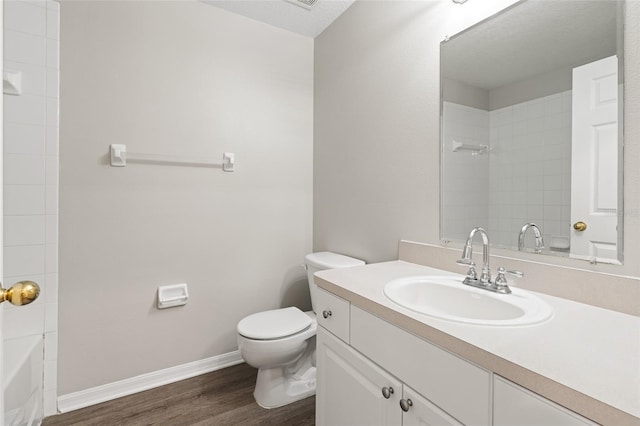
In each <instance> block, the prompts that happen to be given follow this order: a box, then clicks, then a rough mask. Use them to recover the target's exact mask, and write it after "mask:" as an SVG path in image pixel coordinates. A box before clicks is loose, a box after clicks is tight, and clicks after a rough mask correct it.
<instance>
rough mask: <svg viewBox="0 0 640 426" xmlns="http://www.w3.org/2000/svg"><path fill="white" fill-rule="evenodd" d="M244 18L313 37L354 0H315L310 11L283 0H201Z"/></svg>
mask: <svg viewBox="0 0 640 426" xmlns="http://www.w3.org/2000/svg"><path fill="white" fill-rule="evenodd" d="M203 2H204V3H207V4H210V5H212V6H215V7H220V8H222V9H226V10H228V11H230V12H234V13H237V14H239V15H242V16H246V17H247V18H251V19H255V20H256V21H262V22H264V23H267V24H270V25H273V26H276V27H280V28H283V29H285V30H288V31H293V32H295V33H298V34H302V35H304V36H307V37H312V38H315V37H316V36H317V35H319V34H320V33H321V32H322V31H324V30H325V28H327V27H328V26H329V25H331V23H332V22H333V21H335V20H336V18H337V17H338V16H340V15H341V14H342V12H344V11H345V10H347V9H348V8H349V6H351V5H352V4H353V2H354V0H318V1H317V2H316V3H315V5H314V6H313V7H312V8H311V10H308V9H305V8H304V7H301V6H297V5H295V4H292V3H290V2H288V1H285V0H203Z"/></svg>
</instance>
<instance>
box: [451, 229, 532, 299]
mask: <svg viewBox="0 0 640 426" xmlns="http://www.w3.org/2000/svg"><path fill="white" fill-rule="evenodd" d="M534 226H535V225H534ZM536 229H537V227H536ZM538 232H540V231H539V230H538ZM478 233H479V234H480V236H481V237H482V272H481V274H480V279H478V276H477V273H476V264H475V263H474V262H473V258H472V257H473V238H474V237H475V236H476V234H478ZM456 263H458V264H460V265H468V266H469V271H468V272H467V276H466V277H465V279H464V280H463V281H462V283H463V284H466V285H470V286H472V287H478V288H482V289H485V290H489V291H493V292H494V293H501V294H509V293H511V289H510V288H509V286H508V285H507V279H506V277H505V274H511V275H514V276H516V277H522V276H523V275H524V274H523V273H522V272H519V271H507V270H505V269H504V268H502V267H501V268H498V275H497V277H496V280H495V282H492V281H491V271H490V269H489V235H487V231H485V230H484V229H483V228H480V227H477V228H473V229H472V230H471V232H470V233H469V236H468V237H467V242H466V243H465V245H464V249H462V258H461V259H460V260H458V261H457V262H456Z"/></svg>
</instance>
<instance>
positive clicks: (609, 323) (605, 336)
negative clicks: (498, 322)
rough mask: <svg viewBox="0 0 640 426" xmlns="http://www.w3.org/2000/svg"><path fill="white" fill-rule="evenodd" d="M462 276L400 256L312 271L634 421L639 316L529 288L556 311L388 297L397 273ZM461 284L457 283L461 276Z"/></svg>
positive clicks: (436, 337)
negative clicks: (506, 312) (530, 315)
mask: <svg viewBox="0 0 640 426" xmlns="http://www.w3.org/2000/svg"><path fill="white" fill-rule="evenodd" d="M425 275H439V276H443V275H447V276H458V277H460V279H461V280H462V278H463V276H462V275H458V274H453V273H451V272H447V271H443V270H440V269H435V268H430V267H426V266H421V265H417V264H413V263H409V262H404V261H392V262H384V263H377V264H371V265H365V266H358V267H354V268H344V269H334V270H328V271H320V272H318V273H316V280H315V281H316V284H317V285H318V286H319V287H321V288H324V289H325V290H327V291H329V292H332V293H334V294H336V295H337V296H340V297H342V298H344V299H346V300H348V301H350V302H351V303H352V304H353V305H355V306H358V307H360V308H362V309H364V310H366V311H368V312H370V313H372V314H374V315H376V316H378V317H380V318H382V319H384V320H386V321H388V322H390V323H392V324H394V325H396V326H398V327H400V328H403V329H405V330H407V331H409V332H411V333H413V334H416V335H418V336H420V337H423V338H425V339H427V340H429V341H431V342H432V343H435V344H437V345H439V346H441V347H443V348H444V349H446V350H448V351H450V352H453V353H455V354H457V355H459V356H461V357H462V358H465V359H467V360H469V361H471V362H473V363H475V364H477V365H479V366H481V367H483V368H486V369H487V370H491V371H493V372H495V373H496V374H499V375H501V376H503V377H505V378H507V379H509V380H512V381H513V382H515V383H518V384H520V385H522V386H524V387H526V388H528V389H530V390H532V391H533V392H536V393H538V394H540V395H542V396H544V397H545V398H548V399H550V400H552V401H554V402H556V403H558V404H560V405H562V406H564V407H566V408H568V409H570V410H572V411H575V412H577V413H579V414H581V415H583V416H585V417H587V418H589V419H591V420H594V421H596V422H598V423H602V424H615V425H622V424H634V425H640V317H637V316H633V315H628V314H623V313H619V312H616V311H611V310H607V309H602V308H598V307H594V306H591V305H586V304H582V303H578V302H573V301H569V300H566V299H561V298H558V297H553V296H548V295H545V294H541V293H534V294H535V295H536V296H538V297H539V298H541V299H543V300H544V301H546V302H547V303H548V304H549V305H550V306H551V307H552V308H553V311H554V315H553V317H552V318H551V319H549V320H548V321H546V322H543V323H541V324H535V325H529V326H513V327H495V326H480V325H473V324H463V323H457V322H452V321H445V320H440V319H437V318H434V317H430V316H427V315H423V314H420V313H416V312H414V311H411V310H409V309H405V308H403V307H402V306H400V305H397V304H395V303H394V302H392V301H390V300H389V299H387V297H386V296H385V295H384V292H383V289H384V285H385V284H386V283H387V282H389V281H391V280H393V279H396V278H402V277H410V276H425ZM460 285H462V284H460Z"/></svg>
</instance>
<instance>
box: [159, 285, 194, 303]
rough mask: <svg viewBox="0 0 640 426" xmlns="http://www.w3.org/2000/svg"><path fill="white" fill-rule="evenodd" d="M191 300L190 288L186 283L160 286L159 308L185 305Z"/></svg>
mask: <svg viewBox="0 0 640 426" xmlns="http://www.w3.org/2000/svg"><path fill="white" fill-rule="evenodd" d="M188 300H189V289H188V288H187V284H186V283H181V284H172V285H162V286H160V287H158V309H166V308H173V307H175V306H183V305H186V304H187V301H188Z"/></svg>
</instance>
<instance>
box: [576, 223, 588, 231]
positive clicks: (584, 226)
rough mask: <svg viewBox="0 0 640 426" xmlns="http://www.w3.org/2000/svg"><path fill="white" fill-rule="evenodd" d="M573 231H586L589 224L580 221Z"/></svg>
mask: <svg viewBox="0 0 640 426" xmlns="http://www.w3.org/2000/svg"><path fill="white" fill-rule="evenodd" d="M573 229H575V230H576V231H578V232H582V231H584V230H585V229H587V224H586V223H584V222H581V221H578V222H576V223H574V224H573Z"/></svg>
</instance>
